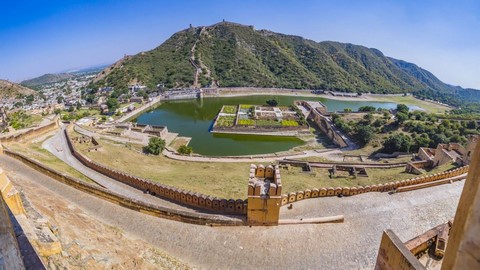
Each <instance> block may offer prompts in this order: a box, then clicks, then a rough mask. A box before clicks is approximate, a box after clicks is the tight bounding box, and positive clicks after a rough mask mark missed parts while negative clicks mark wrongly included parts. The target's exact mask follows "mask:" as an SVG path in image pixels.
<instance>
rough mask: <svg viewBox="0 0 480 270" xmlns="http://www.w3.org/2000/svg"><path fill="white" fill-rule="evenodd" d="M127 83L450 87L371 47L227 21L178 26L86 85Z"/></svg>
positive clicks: (385, 89)
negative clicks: (159, 41) (157, 43)
mask: <svg viewBox="0 0 480 270" xmlns="http://www.w3.org/2000/svg"><path fill="white" fill-rule="evenodd" d="M196 68H198V74H197V75H196V70H197V69H196ZM133 83H142V84H145V85H147V86H149V87H150V88H155V86H156V85H157V84H164V85H165V86H166V87H168V88H175V87H191V86H207V85H212V84H213V85H217V86H220V87H238V86H253V87H281V88H308V89H322V90H335V91H347V92H373V93H404V92H412V91H418V90H424V91H425V90H433V91H441V92H453V91H455V89H456V88H455V87H453V86H450V85H448V84H445V83H443V82H441V81H440V80H439V79H438V78H436V77H435V76H434V75H433V74H431V73H430V72H428V71H426V70H423V69H421V68H420V67H418V66H416V65H415V64H412V63H408V62H405V61H402V60H397V59H394V58H390V57H386V56H385V55H383V53H382V52H380V51H379V50H377V49H371V48H366V47H364V46H358V45H353V44H348V43H339V42H332V41H323V42H315V41H312V40H308V39H304V38H302V37H298V36H292V35H284V34H279V33H274V32H271V31H267V30H255V29H254V28H253V27H252V26H245V25H240V24H235V23H228V22H221V23H218V24H215V25H212V26H208V27H191V28H189V29H186V30H182V31H180V32H177V33H175V34H174V35H173V36H172V37H170V38H169V39H168V40H167V41H165V42H164V43H163V44H161V45H160V46H158V47H157V48H155V49H153V50H151V51H146V52H142V53H139V54H137V55H134V56H128V57H126V58H124V59H122V60H120V61H119V62H117V63H115V64H114V65H112V66H110V67H108V68H107V69H105V70H104V71H102V72H101V74H99V75H98V76H97V78H96V79H95V80H94V83H92V84H91V85H90V87H92V88H94V87H99V86H113V87H115V88H116V89H125V88H126V87H127V86H128V85H129V84H133Z"/></svg>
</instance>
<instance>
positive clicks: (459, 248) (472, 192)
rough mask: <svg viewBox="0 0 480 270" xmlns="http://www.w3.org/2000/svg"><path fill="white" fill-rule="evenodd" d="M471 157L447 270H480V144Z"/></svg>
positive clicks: (453, 228) (449, 247) (449, 248)
mask: <svg viewBox="0 0 480 270" xmlns="http://www.w3.org/2000/svg"><path fill="white" fill-rule="evenodd" d="M467 149H472V148H469V147H467ZM467 155H468V152H467ZM468 156H469V157H468V159H467V160H469V162H471V166H470V171H469V172H468V178H467V181H466V182H465V186H464V188H463V192H462V196H461V197H460V201H459V202H458V208H457V212H456V214H455V219H454V221H453V226H452V229H451V234H450V237H449V242H448V245H447V250H446V253H445V259H444V261H443V264H442V269H445V270H446V269H480V237H479V232H480V143H478V144H477V145H476V148H475V151H474V152H471V153H470V155H468Z"/></svg>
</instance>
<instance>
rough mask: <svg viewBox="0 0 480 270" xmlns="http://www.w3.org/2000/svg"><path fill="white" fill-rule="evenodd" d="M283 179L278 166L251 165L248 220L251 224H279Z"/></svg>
mask: <svg viewBox="0 0 480 270" xmlns="http://www.w3.org/2000/svg"><path fill="white" fill-rule="evenodd" d="M281 202H282V181H281V179H280V169H279V168H278V166H273V165H268V166H267V167H265V166H263V165H258V166H256V165H254V164H252V165H251V166H250V177H249V181H248V207H247V221H248V223H249V224H250V225H278V219H279V217H280V206H281Z"/></svg>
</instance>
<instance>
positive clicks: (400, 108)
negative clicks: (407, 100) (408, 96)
mask: <svg viewBox="0 0 480 270" xmlns="http://www.w3.org/2000/svg"><path fill="white" fill-rule="evenodd" d="M409 110H410V109H409V108H408V106H407V105H405V104H398V105H397V112H401V113H405V114H407V113H408V111H409Z"/></svg>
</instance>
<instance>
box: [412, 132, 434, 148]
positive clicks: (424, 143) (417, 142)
mask: <svg viewBox="0 0 480 270" xmlns="http://www.w3.org/2000/svg"><path fill="white" fill-rule="evenodd" d="M414 134H416V133H414ZM429 145H430V138H429V137H428V134H427V133H422V135H420V136H417V137H415V139H414V140H413V145H412V150H413V151H418V149H420V147H428V146H429Z"/></svg>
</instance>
